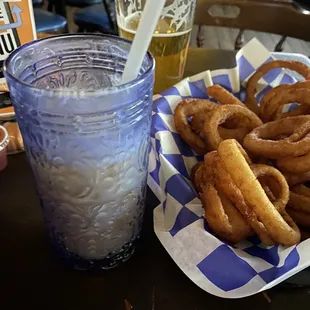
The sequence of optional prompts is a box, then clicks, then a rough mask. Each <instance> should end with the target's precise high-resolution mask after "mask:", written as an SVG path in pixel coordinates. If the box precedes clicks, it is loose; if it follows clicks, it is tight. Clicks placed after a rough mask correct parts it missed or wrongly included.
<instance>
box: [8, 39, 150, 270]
mask: <svg viewBox="0 0 310 310" xmlns="http://www.w3.org/2000/svg"><path fill="white" fill-rule="evenodd" d="M129 48H130V44H129V43H128V42H127V41H125V40H122V39H119V38H116V37H109V36H101V35H67V36H60V37H55V38H50V39H44V40H41V41H37V42H35V43H32V44H29V45H26V46H25V47H23V48H20V49H19V50H17V51H16V52H14V53H13V54H12V55H11V56H10V57H9V59H8V60H7V61H6V64H5V76H6V78H7V81H8V84H9V87H10V91H11V97H12V101H13V104H14V107H15V111H16V115H17V120H18V123H19V126H20V129H21V132H22V135H23V139H24V143H25V149H26V153H27V156H28V159H29V162H30V164H31V167H32V170H33V173H34V176H35V180H36V186H37V191H38V195H39V198H40V200H41V205H42V208H43V214H44V218H45V221H46V224H47V227H48V231H49V234H50V236H51V239H52V242H53V245H54V246H55V248H56V250H57V252H58V254H59V255H60V256H61V257H63V258H65V259H66V260H67V261H69V262H70V263H71V264H73V265H74V267H75V268H79V269H89V268H91V269H96V268H97V269H98V268H99V269H106V268H111V267H114V266H115V265H117V264H118V263H119V262H121V261H124V260H126V259H127V258H128V257H130V255H131V254H132V252H133V249H134V247H133V245H132V244H133V242H134V241H135V240H136V239H137V238H138V237H139V234H140V229H141V224H142V218H143V210H144V201H145V191H146V178H147V165H148V150H149V134H150V123H151V100H152V87H153V71H154V62H153V59H152V58H151V56H150V55H147V56H146V57H145V60H144V63H143V66H142V69H141V72H140V76H139V78H138V79H137V80H135V81H134V82H132V83H129V84H126V85H124V86H117V85H118V82H119V81H120V78H121V74H122V71H123V69H124V65H125V62H126V57H127V54H128V51H129Z"/></svg>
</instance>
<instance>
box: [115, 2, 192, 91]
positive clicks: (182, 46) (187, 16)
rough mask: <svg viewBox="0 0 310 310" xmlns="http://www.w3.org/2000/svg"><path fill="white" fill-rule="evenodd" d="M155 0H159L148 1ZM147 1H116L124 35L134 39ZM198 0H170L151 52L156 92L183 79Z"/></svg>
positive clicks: (120, 28) (121, 34) (118, 20)
mask: <svg viewBox="0 0 310 310" xmlns="http://www.w3.org/2000/svg"><path fill="white" fill-rule="evenodd" d="M149 1H156V0H149ZM145 2H146V0H116V13H117V14H116V15H117V23H118V27H119V34H120V36H121V37H123V38H126V39H129V40H133V38H134V36H135V33H136V30H137V28H138V25H139V21H140V18H141V14H142V11H143V8H144V5H145ZM195 6H196V0H167V1H166V5H165V7H164V9H163V11H162V14H161V17H160V20H159V22H158V24H157V27H156V30H155V33H154V36H153V39H152V42H151V44H150V47H149V51H150V52H151V53H152V54H153V56H154V57H155V59H156V69H155V86H154V92H155V93H160V92H162V91H164V90H165V89H167V88H169V87H171V86H172V85H174V84H176V83H177V82H179V81H180V80H181V79H182V78H183V73H184V66H185V62H186V56H187V51H188V46H189V39H190V33H191V30H192V26H193V19H194V11H195Z"/></svg>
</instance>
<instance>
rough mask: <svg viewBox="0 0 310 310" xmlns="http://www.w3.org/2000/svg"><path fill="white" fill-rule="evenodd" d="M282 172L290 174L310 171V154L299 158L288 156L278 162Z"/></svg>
mask: <svg viewBox="0 0 310 310" xmlns="http://www.w3.org/2000/svg"><path fill="white" fill-rule="evenodd" d="M277 166H278V168H279V169H280V170H281V171H284V172H289V173H295V174H296V173H304V172H308V171H310V152H309V153H307V154H305V155H301V156H298V157H293V156H287V157H283V158H280V159H278V160H277Z"/></svg>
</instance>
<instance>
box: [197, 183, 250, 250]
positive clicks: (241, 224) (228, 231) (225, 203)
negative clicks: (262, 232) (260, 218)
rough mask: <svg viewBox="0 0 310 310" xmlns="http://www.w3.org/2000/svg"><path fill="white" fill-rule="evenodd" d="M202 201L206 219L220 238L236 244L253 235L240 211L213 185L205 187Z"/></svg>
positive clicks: (209, 184)
mask: <svg viewBox="0 0 310 310" xmlns="http://www.w3.org/2000/svg"><path fill="white" fill-rule="evenodd" d="M202 199H203V201H204V202H203V206H204V207H205V219H206V221H207V223H208V225H209V227H210V228H211V230H212V231H213V232H215V233H216V234H217V235H218V236H219V237H221V238H222V239H224V240H226V241H228V242H231V243H233V244H235V243H238V242H240V241H241V240H243V239H245V238H247V237H249V236H250V235H252V234H253V231H252V230H251V228H250V226H249V225H248V224H247V222H246V221H245V219H244V218H243V217H242V215H241V214H240V213H239V211H238V210H237V209H236V208H235V207H234V205H233V204H232V203H231V201H230V200H229V199H228V198H227V197H226V196H225V195H224V194H223V193H221V192H220V191H218V190H216V188H215V187H214V185H213V184H211V183H208V184H207V185H206V186H205V187H204V190H203V194H202Z"/></svg>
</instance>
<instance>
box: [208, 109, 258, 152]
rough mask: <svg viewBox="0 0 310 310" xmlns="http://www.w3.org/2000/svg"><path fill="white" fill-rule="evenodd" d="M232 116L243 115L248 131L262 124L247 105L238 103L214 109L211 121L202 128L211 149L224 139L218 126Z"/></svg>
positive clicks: (215, 147)
mask: <svg viewBox="0 0 310 310" xmlns="http://www.w3.org/2000/svg"><path fill="white" fill-rule="evenodd" d="M231 117H242V118H243V124H244V126H245V127H247V128H248V132H250V131H251V130H252V129H254V128H256V127H258V126H260V125H262V121H261V120H260V119H259V118H258V117H257V116H256V115H255V114H254V113H253V112H251V111H250V110H248V109H247V108H245V107H242V106H238V105H225V106H219V107H218V108H217V109H216V110H213V111H212V113H211V116H210V120H209V122H205V123H204V126H203V130H202V134H203V136H204V138H205V140H206V141H207V144H208V146H209V147H210V148H211V149H213V150H216V149H217V148H218V146H219V144H220V143H221V142H222V141H223V138H222V137H221V135H220V133H219V129H218V128H219V126H220V125H221V124H223V123H225V121H226V120H227V119H229V118H231ZM242 140H243V139H242Z"/></svg>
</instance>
